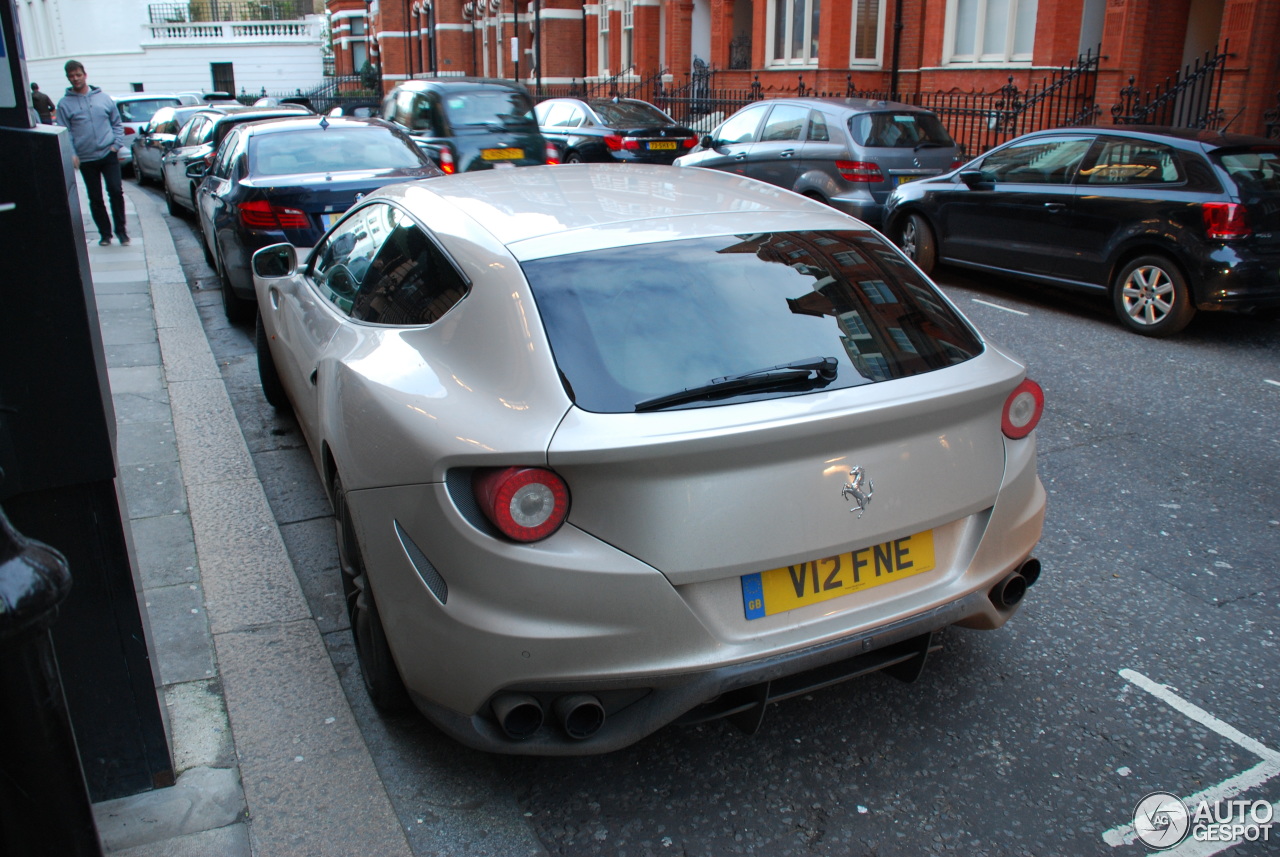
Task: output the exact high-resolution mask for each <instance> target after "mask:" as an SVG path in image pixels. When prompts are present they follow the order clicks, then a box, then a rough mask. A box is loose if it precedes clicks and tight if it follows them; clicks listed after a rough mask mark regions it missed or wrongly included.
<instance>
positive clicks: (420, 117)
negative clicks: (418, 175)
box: [382, 77, 557, 173]
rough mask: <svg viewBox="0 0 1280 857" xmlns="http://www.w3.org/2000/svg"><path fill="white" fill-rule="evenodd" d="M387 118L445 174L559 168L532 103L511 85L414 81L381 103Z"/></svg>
mask: <svg viewBox="0 0 1280 857" xmlns="http://www.w3.org/2000/svg"><path fill="white" fill-rule="evenodd" d="M382 118H383V119H386V120H388V121H390V122H394V123H396V124H397V125H399V126H400V127H401V128H403V129H404V130H405V131H407V132H409V134H410V135H412V136H413V138H414V140H415V141H417V143H418V145H419V146H421V147H422V148H423V149H424V150H425V151H426V153H427V155H428V156H429V157H430V158H431V159H432V160H433V161H435V162H436V163H437V164H438V165H439V166H440V169H442V170H443V171H444V172H446V173H464V172H468V171H470V170H488V169H493V168H495V167H527V166H532V165H535V164H547V163H556V162H557V159H556V150H555V149H554V148H553V147H551V146H550V145H549V144H548V143H547V140H546V138H544V137H543V136H542V134H541V133H540V132H539V131H538V123H537V120H536V119H534V115H533V99H531V98H530V97H529V93H528V92H527V91H526V90H525V88H524V87H523V86H521V85H520V84H518V83H513V82H511V81H508V80H492V79H489V78H473V77H455V78H447V79H444V80H410V81H405V82H404V83H402V84H400V85H398V86H397V87H396V88H395V89H393V90H391V92H389V93H388V94H387V96H386V98H384V99H383V101H382Z"/></svg>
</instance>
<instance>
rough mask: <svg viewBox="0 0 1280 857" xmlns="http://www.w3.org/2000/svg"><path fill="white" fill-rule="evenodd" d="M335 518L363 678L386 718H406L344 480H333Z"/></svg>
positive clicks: (402, 693) (400, 681)
mask: <svg viewBox="0 0 1280 857" xmlns="http://www.w3.org/2000/svg"><path fill="white" fill-rule="evenodd" d="M333 513H334V514H333V518H334V525H335V526H336V528H337V535H338V562H339V564H340V565H341V567H342V593H343V595H344V597H345V598H346V605H347V617H348V618H349V619H350V620H351V637H352V639H353V640H354V641H355V646H356V657H357V658H358V659H359V661H360V674H361V675H362V677H363V678H364V688H365V691H366V692H368V694H369V699H370V701H372V702H373V704H374V706H375V707H376V708H377V709H378V710H379V711H381V712H383V713H384V714H404V713H406V712H408V711H409V710H410V709H411V708H412V704H411V703H410V701H409V693H408V691H406V690H405V687H404V679H402V678H401V677H400V671H399V670H398V669H397V668H396V662H395V658H393V657H392V655H391V647H390V646H389V645H388V644H387V635H386V632H385V631H384V630H383V627H382V617H381V616H380V615H379V613H378V605H377V602H376V601H375V600H374V597H373V590H372V588H370V586H369V578H368V576H367V575H366V574H365V569H364V556H363V554H362V553H361V552H360V541H359V539H357V538H356V531H355V526H354V525H353V524H352V522H351V516H350V514H349V510H348V509H347V495H346V493H345V492H344V491H343V489H342V478H341V477H340V476H336V475H335V476H334V477H333Z"/></svg>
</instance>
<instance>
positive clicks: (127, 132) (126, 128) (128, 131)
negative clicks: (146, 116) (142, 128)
mask: <svg viewBox="0 0 1280 857" xmlns="http://www.w3.org/2000/svg"><path fill="white" fill-rule="evenodd" d="M137 133H138V132H137V131H135V130H133V128H131V127H129V126H128V125H126V126H124V135H125V136H126V137H128V136H129V135H130V134H137Z"/></svg>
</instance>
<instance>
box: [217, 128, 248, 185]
mask: <svg viewBox="0 0 1280 857" xmlns="http://www.w3.org/2000/svg"><path fill="white" fill-rule="evenodd" d="M243 138H244V135H243V134H241V133H239V132H237V131H233V132H232V133H231V134H230V135H228V136H227V138H226V139H225V140H223V141H222V145H221V146H219V147H218V157H217V158H215V159H214V161H213V167H212V169H210V170H209V175H212V176H216V177H218V178H220V179H225V178H230V177H231V165H232V164H233V163H235V158H236V155H237V154H239V150H240V148H241V146H240V141H241V140H242V139H243Z"/></svg>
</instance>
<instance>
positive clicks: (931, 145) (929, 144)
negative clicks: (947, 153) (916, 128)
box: [915, 140, 947, 152]
mask: <svg viewBox="0 0 1280 857" xmlns="http://www.w3.org/2000/svg"><path fill="white" fill-rule="evenodd" d="M946 146H947V144H946V143H935V142H934V141H933V140H921V141H920V142H919V143H916V148H915V151H917V152H918V151H920V150H921V149H944V148H946Z"/></svg>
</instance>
